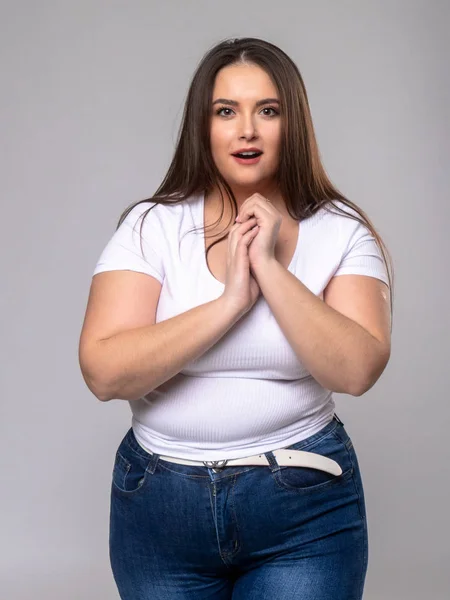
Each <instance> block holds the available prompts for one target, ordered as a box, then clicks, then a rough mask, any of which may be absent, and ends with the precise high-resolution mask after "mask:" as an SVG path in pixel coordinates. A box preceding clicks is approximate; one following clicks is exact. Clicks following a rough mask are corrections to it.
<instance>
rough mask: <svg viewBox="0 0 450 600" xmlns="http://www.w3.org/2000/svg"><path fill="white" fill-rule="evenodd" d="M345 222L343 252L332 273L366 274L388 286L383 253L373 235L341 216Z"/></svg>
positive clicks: (336, 274)
mask: <svg viewBox="0 0 450 600" xmlns="http://www.w3.org/2000/svg"><path fill="white" fill-rule="evenodd" d="M343 219H344V220H345V221H347V223H346V224H345V225H344V226H343V227H342V232H343V235H345V238H344V240H343V246H344V254H343V257H342V259H341V262H340V264H339V266H338V268H337V270H336V272H335V273H334V277H336V276H339V275H368V276H370V277H375V278H376V279H380V280H381V281H383V282H384V283H385V284H386V285H388V286H389V278H388V273H387V269H386V265H385V262H384V259H383V255H382V254H381V251H380V249H379V247H378V244H377V242H376V239H375V237H374V236H373V235H372V233H371V232H370V230H369V229H368V228H367V227H366V226H365V225H362V224H361V223H359V222H358V221H355V220H354V219H350V218H348V217H343Z"/></svg>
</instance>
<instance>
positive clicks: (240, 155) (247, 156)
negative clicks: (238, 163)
mask: <svg viewBox="0 0 450 600" xmlns="http://www.w3.org/2000/svg"><path fill="white" fill-rule="evenodd" d="M261 154H262V152H236V154H233V156H235V157H236V158H242V159H244V160H251V159H252V158H257V157H258V156H261Z"/></svg>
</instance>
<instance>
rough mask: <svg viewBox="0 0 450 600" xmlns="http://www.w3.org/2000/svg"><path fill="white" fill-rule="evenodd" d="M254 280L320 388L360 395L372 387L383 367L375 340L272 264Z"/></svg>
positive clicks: (377, 341) (378, 346)
mask: <svg viewBox="0 0 450 600" xmlns="http://www.w3.org/2000/svg"><path fill="white" fill-rule="evenodd" d="M255 277H256V279H257V281H258V284H259V286H260V288H261V292H262V294H263V295H264V297H265V300H266V301H267V303H268V305H269V307H270V309H271V311H272V313H273V315H274V317H275V319H276V321H277V323H278V325H279V326H280V328H281V330H282V331H283V333H284V335H285V337H286V338H287V340H288V342H289V344H290V345H291V347H292V349H293V350H294V352H295V353H296V355H297V357H298V359H299V360H300V361H301V362H302V364H303V365H304V366H305V367H306V369H307V370H308V371H309V372H310V373H311V375H312V376H313V377H314V378H315V379H316V380H317V381H318V382H319V383H320V384H321V385H322V386H323V387H324V388H326V389H329V390H332V391H335V392H343V393H347V394H352V395H354V396H360V395H362V394H363V393H364V392H366V391H367V390H368V389H370V387H372V385H373V384H374V383H375V382H376V380H377V379H378V378H379V376H380V375H381V373H382V372H383V370H384V368H385V366H386V363H387V358H384V356H383V350H382V345H381V343H380V342H379V340H377V339H376V338H375V337H373V336H372V335H371V334H370V333H369V332H368V331H366V330H365V329H364V328H363V327H361V326H360V325H359V324H358V323H356V322H355V321H352V320H351V319H349V318H347V317H346V316H344V315H342V314H341V313H340V312H338V311H336V310H334V309H333V308H332V307H330V306H328V305H327V304H326V303H325V302H324V301H323V300H321V299H320V298H318V297H317V296H316V295H315V294H314V293H313V292H311V291H310V290H309V289H308V288H307V287H306V286H305V285H304V284H303V283H302V282H301V281H299V279H297V277H295V276H294V275H293V274H292V273H291V272H290V271H288V270H287V269H285V268H284V267H283V266H282V265H281V264H280V263H279V262H278V261H276V260H275V259H274V260H273V261H271V262H270V263H269V264H266V265H265V266H264V267H261V268H260V269H259V270H256V271H255Z"/></svg>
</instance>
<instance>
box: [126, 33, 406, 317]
mask: <svg viewBox="0 0 450 600" xmlns="http://www.w3.org/2000/svg"><path fill="white" fill-rule="evenodd" d="M241 63H246V64H255V65H258V66H259V67H261V68H262V69H264V70H265V71H266V72H267V73H268V75H269V76H270V77H271V78H272V81H273V82H274V85H275V87H276V88H277V90H278V93H279V96H280V98H279V99H280V108H281V114H282V115H283V119H282V141H281V150H280V160H279V168H278V173H277V184H278V187H279V190H280V193H281V195H282V197H283V198H284V200H285V203H286V207H287V210H288V212H289V214H290V216H291V217H292V218H293V219H296V220H299V221H301V220H303V219H306V218H308V217H310V216H312V215H314V214H315V213H316V212H317V211H318V210H319V209H321V208H322V207H323V208H324V209H326V210H329V208H330V206H332V207H333V208H335V209H336V210H337V211H338V212H339V213H340V214H344V215H345V216H346V217H348V218H352V219H354V220H356V221H358V222H359V223H361V224H362V225H365V226H366V227H367V228H368V229H369V231H370V232H371V233H372V235H373V236H374V238H375V240H376V242H377V245H378V247H379V248H380V251H381V254H382V256H383V259H384V262H385V265H386V269H387V273H388V279H389V285H390V289H391V329H392V313H393V279H394V276H393V266H392V259H391V257H390V254H389V251H388V250H387V248H386V246H385V244H384V242H383V240H382V239H381V236H380V235H379V234H378V232H377V231H376V229H375V227H374V226H373V224H372V223H371V221H370V219H369V217H368V216H367V215H366V214H365V212H364V211H363V210H362V209H361V208H359V207H358V206H357V205H356V204H354V203H353V202H351V201H350V200H348V199H347V198H346V197H345V196H343V195H342V194H341V192H339V190H338V189H337V188H336V187H335V186H334V185H333V184H332V183H331V181H330V179H329V177H328V175H327V173H326V171H325V169H324V167H323V165H322V162H321V158H320V153H319V149H318V145H317V140H316V136H315V133H314V127H313V122H312V117H311V111H310V107H309V102H308V97H307V93H306V88H305V84H304V82H303V79H302V76H301V75H300V72H299V70H298V68H297V66H296V65H295V63H294V62H293V61H292V60H291V59H290V58H289V56H287V54H285V53H284V52H283V51H282V50H281V49H280V48H278V47H277V46H275V45H274V44H271V43H270V42H267V41H264V40H261V39H257V38H231V39H226V40H224V41H222V42H220V43H219V44H217V45H216V46H214V47H213V48H212V49H211V50H209V51H208V52H207V53H206V54H205V56H204V57H203V58H202V60H201V61H200V63H199V65H198V67H197V69H196V71H195V73H194V76H193V78H192V82H191V84H190V86H189V90H188V93H187V98H186V102H185V106H184V111H183V117H182V122H181V126H180V131H179V134H178V139H177V143H176V148H175V153H174V156H173V159H172V162H171V164H170V167H169V170H168V171H167V174H166V176H165V178H164V180H163V181H162V183H161V185H160V186H159V188H158V189H157V190H156V192H155V194H154V196H152V197H150V198H146V199H144V200H140V201H138V202H135V203H133V204H132V205H131V206H129V207H128V208H127V209H126V210H125V211H124V212H123V213H122V215H121V217H120V219H119V222H118V225H117V228H118V227H119V226H120V224H121V223H122V221H123V220H124V219H125V218H126V216H127V215H128V213H129V212H130V211H131V210H132V209H133V208H134V207H135V206H137V205H138V204H141V203H142V202H152V203H155V204H177V203H179V202H183V201H185V200H187V199H188V198H190V197H191V196H193V195H198V194H201V193H205V191H209V190H211V189H213V188H214V187H218V189H219V191H220V194H221V197H222V214H221V217H222V215H223V208H224V204H223V201H224V198H223V194H222V187H223V188H224V189H225V190H226V192H227V193H228V195H229V197H230V198H231V200H232V204H233V207H234V211H235V212H234V215H233V216H232V219H233V221H234V217H235V216H236V215H237V213H238V209H237V204H236V198H235V196H234V194H233V191H232V189H231V187H230V186H229V185H228V183H227V182H226V180H225V179H224V178H223V177H222V175H221V174H220V172H219V170H218V169H217V167H216V165H215V163H214V160H213V157H212V153H211V148H210V136H209V132H210V116H211V105H212V93H213V88H214V82H215V78H216V75H217V73H218V72H219V71H220V69H222V68H223V67H226V66H229V65H234V64H241ZM335 201H341V202H342V203H343V204H344V205H346V206H347V207H349V208H350V209H353V211H355V212H356V213H357V215H349V214H348V213H347V212H346V211H344V210H342V209H341V208H340V207H339V206H337V205H336V204H334V202H335ZM152 208H154V207H153V206H152V207H150V208H149V209H148V210H147V211H145V213H144V218H145V216H146V215H147V214H148V212H149V211H150V210H152ZM329 212H332V211H329ZM333 212H334V211H333ZM221 217H219V220H220V219H221ZM142 224H143V220H142V223H141V234H142ZM203 231H205V230H204V228H203ZM225 237H226V234H224V235H223V236H222V237H221V238H219V239H217V240H216V241H215V242H214V243H213V244H211V246H210V247H209V248H208V249H207V253H208V252H209V250H210V249H211V248H212V246H214V245H215V244H217V243H218V242H219V241H221V240H222V239H224V238H225Z"/></svg>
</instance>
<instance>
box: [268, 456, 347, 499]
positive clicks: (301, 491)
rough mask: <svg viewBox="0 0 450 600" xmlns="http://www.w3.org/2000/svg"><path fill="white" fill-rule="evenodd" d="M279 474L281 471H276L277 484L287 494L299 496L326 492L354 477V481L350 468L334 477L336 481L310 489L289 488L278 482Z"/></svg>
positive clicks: (331, 480)
mask: <svg viewBox="0 0 450 600" xmlns="http://www.w3.org/2000/svg"><path fill="white" fill-rule="evenodd" d="M352 465H353V463H352ZM277 474H279V471H276V472H274V473H273V479H274V480H275V483H276V484H277V486H278V487H279V488H280V489H282V490H284V491H285V492H286V491H287V492H294V493H297V494H310V493H314V492H320V491H322V490H326V489H328V488H330V487H333V486H334V485H338V484H339V483H341V482H344V481H347V480H348V479H350V477H352V479H353V466H351V467H349V468H348V469H347V470H346V471H344V472H343V473H341V474H340V475H336V477H334V479H330V480H328V481H324V482H323V483H319V484H317V485H310V486H308V487H300V488H296V487H292V486H289V485H288V484H286V485H282V484H281V483H279V482H278V481H277Z"/></svg>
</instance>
